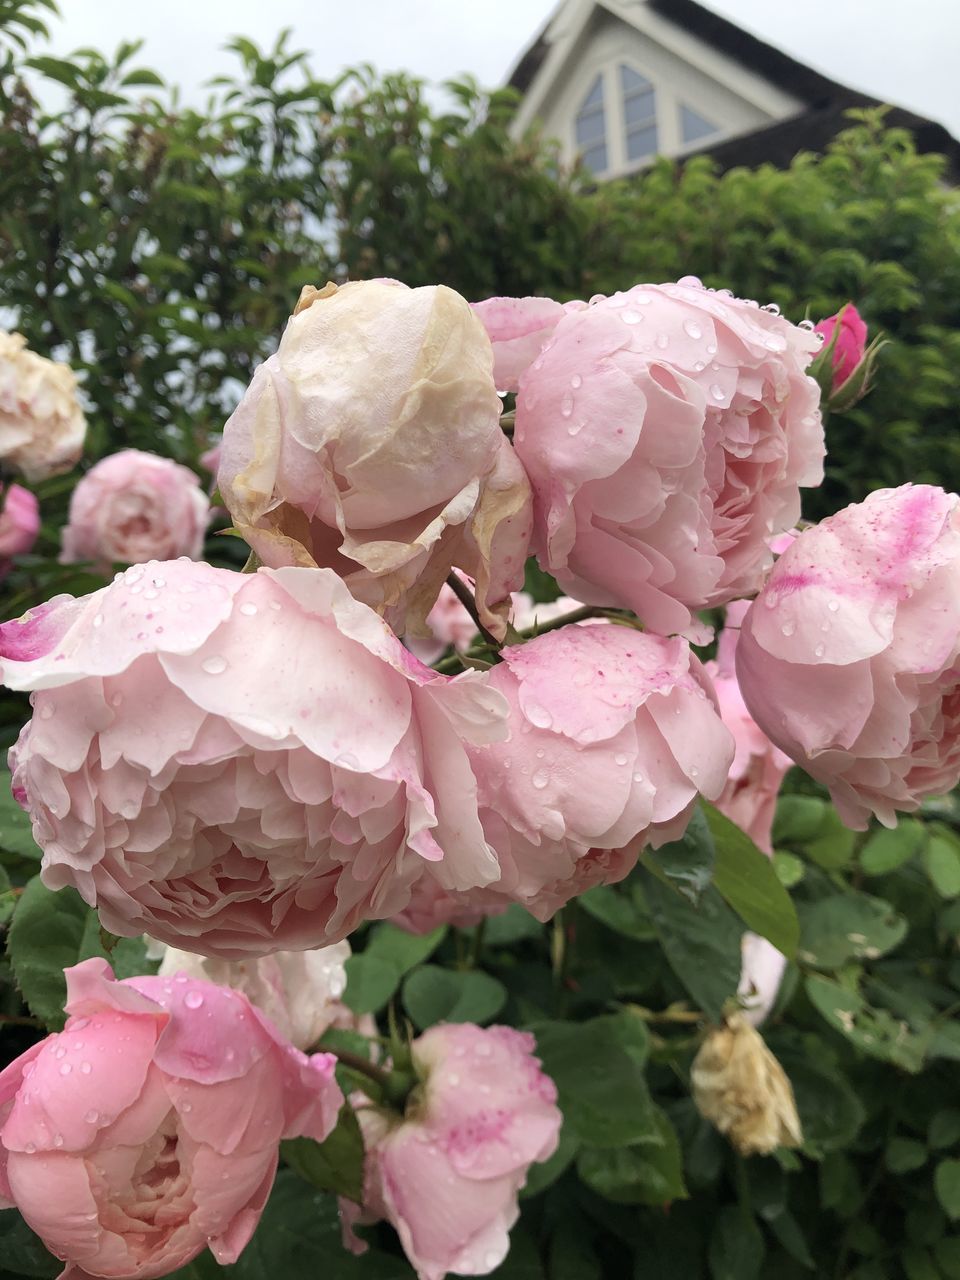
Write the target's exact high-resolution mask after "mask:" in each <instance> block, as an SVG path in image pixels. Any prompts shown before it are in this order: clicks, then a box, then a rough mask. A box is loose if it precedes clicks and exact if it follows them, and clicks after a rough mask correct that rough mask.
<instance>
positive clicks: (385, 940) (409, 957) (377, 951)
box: [363, 924, 447, 977]
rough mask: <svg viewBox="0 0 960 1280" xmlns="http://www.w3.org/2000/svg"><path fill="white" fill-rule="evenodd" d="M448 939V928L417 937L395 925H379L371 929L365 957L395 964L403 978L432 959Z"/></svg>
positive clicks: (417, 935) (441, 927)
mask: <svg viewBox="0 0 960 1280" xmlns="http://www.w3.org/2000/svg"><path fill="white" fill-rule="evenodd" d="M446 936H447V926H446V925H441V926H440V927H439V928H438V929H434V930H432V931H431V932H430V933H424V934H415V933H407V931H406V930H405V929H398V928H397V927H396V925H392V924H378V925H377V926H376V927H375V928H374V929H373V930H372V932H371V934H370V940H369V941H368V943H367V945H366V947H365V948H364V951H363V954H364V955H366V956H375V957H376V958H377V959H378V960H384V961H386V962H388V963H390V964H392V965H394V966H395V967H396V969H397V972H398V974H399V975H400V976H401V977H402V975H403V974H405V973H407V972H408V971H409V970H410V969H412V968H413V967H414V966H415V965H418V964H422V963H423V961H424V960H426V959H427V958H428V957H429V956H432V955H433V953H434V951H436V949H437V947H439V945H440V943H441V942H442V941H443V940H444V938H445V937H446Z"/></svg>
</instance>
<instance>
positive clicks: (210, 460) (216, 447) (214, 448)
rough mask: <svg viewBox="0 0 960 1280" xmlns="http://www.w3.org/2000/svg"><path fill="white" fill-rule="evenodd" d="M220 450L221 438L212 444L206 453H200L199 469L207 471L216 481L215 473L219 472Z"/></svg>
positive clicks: (221, 446) (221, 445) (221, 447)
mask: <svg viewBox="0 0 960 1280" xmlns="http://www.w3.org/2000/svg"><path fill="white" fill-rule="evenodd" d="M222 449H223V439H222V438H221V439H220V440H218V441H217V443H216V444H212V445H211V446H210V448H209V449H208V450H207V451H206V453H201V455H200V465H201V467H203V468H204V470H205V471H209V472H210V474H211V475H212V476H213V477H214V479H216V475H217V472H218V471H219V470H220V452H221V450H222Z"/></svg>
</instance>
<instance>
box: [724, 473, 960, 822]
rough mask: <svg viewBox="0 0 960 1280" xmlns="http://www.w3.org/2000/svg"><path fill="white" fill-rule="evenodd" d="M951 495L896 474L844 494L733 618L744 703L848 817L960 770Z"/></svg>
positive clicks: (888, 807)
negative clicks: (858, 498)
mask: <svg viewBox="0 0 960 1280" xmlns="http://www.w3.org/2000/svg"><path fill="white" fill-rule="evenodd" d="M958 502H960V500H958V499H957V497H956V496H955V495H954V494H947V493H944V491H943V490H942V489H938V488H935V487H934V486H932V485H902V486H901V487H900V488H899V489H881V490H878V491H877V492H876V493H872V494H871V495H870V496H869V497H868V498H867V499H866V500H865V501H864V502H860V503H855V504H854V505H853V506H849V507H846V508H845V509H844V510H843V511H840V512H839V513H838V514H837V515H835V516H831V517H830V518H829V519H827V520H823V521H822V522H821V523H820V524H819V525H817V526H816V527H814V528H811V529H807V530H806V531H805V532H804V533H802V534H801V535H800V537H799V538H798V539H797V541H796V542H794V544H793V545H792V546H791V547H790V548H789V549H788V550H787V551H786V552H785V553H784V554H783V555H782V556H781V557H780V559H779V560H778V561H777V563H776V565H775V566H774V568H773V571H772V573H771V574H770V577H769V579H768V581H767V583H766V586H765V587H764V588H763V590H762V591H761V593H760V595H759V596H758V597H757V599H756V600H755V601H754V603H753V605H752V606H751V608H750V609H749V611H748V612H747V615H746V617H745V618H744V620H743V623H742V624H741V630H740V640H739V643H738V646H737V656H736V662H737V676H738V679H739V682H740V688H741V690H742V691H743V696H744V700H745V701H746V704H747V707H748V708H749V710H750V714H751V715H752V716H753V718H754V719H755V720H756V722H757V723H758V724H759V725H760V727H761V728H762V729H763V731H764V733H766V735H767V736H768V737H769V738H771V739H772V740H773V741H774V742H775V743H776V744H777V746H778V747H780V748H781V749H782V750H783V751H785V752H787V754H788V755H789V756H790V757H791V759H793V760H795V761H796V763H797V764H799V765H800V766H801V767H802V768H803V769H805V770H806V771H807V773H809V774H810V775H811V776H812V777H814V778H816V779H818V780H819V781H820V782H822V783H824V784H825V785H826V786H827V787H828V788H829V789H830V794H831V796H832V798H833V801H834V803H835V804H836V806H837V809H838V811H839V813H840V816H841V818H842V819H843V821H844V822H845V823H846V825H847V826H848V827H852V828H853V829H854V830H863V829H865V828H866V826H867V822H868V820H869V817H870V814H871V813H873V814H875V815H876V817H877V818H879V820H880V821H881V822H882V823H883V824H884V825H885V826H894V825H895V824H896V814H897V811H898V810H899V811H901V812H912V811H913V810H915V809H917V808H918V807H919V805H920V802H921V801H922V800H923V799H924V798H925V797H927V796H938V795H944V794H945V793H946V792H948V791H951V790H952V789H953V788H954V787H955V786H956V785H957V782H958V781H960V709H958V696H957V695H958V688H960V675H958V657H960V514H958Z"/></svg>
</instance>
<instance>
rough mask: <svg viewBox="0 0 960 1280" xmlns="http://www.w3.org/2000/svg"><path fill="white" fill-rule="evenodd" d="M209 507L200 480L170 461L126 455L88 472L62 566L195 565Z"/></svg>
mask: <svg viewBox="0 0 960 1280" xmlns="http://www.w3.org/2000/svg"><path fill="white" fill-rule="evenodd" d="M209 519H210V503H209V501H208V500H207V496H206V494H205V493H204V492H203V491H202V489H201V488H200V481H199V479H198V478H197V477H196V476H195V475H194V474H193V472H192V471H190V470H188V469H187V468H186V467H181V466H180V464H179V463H177V462H171V460H170V459H169V458H158V457H157V455H156V454H153V453H143V452H141V451H140V450H139V449H124V450H122V451H121V452H120V453H113V454H111V455H110V456H109V457H108V458H104V459H102V461H100V462H98V463H97V464H96V466H94V467H91V468H90V470H89V471H88V472H87V474H86V475H85V476H84V477H83V479H82V480H81V481H80V482H79V484H78V485H77V487H76V488H75V489H74V491H73V494H72V495H71V498H70V514H69V517H68V520H67V524H66V525H65V527H64V529H63V532H62V535H61V537H62V543H63V549H62V551H61V553H60V563H61V564H76V563H77V562H78V561H83V560H91V561H93V563H94V564H95V565H96V566H97V567H98V568H100V569H101V570H102V571H103V572H104V573H107V572H109V570H110V568H111V566H112V565H114V564H143V563H144V562H145V561H147V560H175V559H176V558H177V557H178V556H189V557H190V558H191V560H199V558H200V557H201V555H202V554H203V537H204V534H205V532H206V529H207V523H208V521H209Z"/></svg>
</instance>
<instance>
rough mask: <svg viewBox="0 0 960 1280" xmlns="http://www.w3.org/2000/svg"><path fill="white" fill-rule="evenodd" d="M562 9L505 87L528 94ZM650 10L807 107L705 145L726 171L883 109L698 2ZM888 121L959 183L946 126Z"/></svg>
mask: <svg viewBox="0 0 960 1280" xmlns="http://www.w3.org/2000/svg"><path fill="white" fill-rule="evenodd" d="M564 3H566V0H561V3H560V4H559V5H558V6H557V7H556V9H555V10H554V12H553V13H552V14H551V15H550V17H549V18H548V20H547V21H546V22H545V23H544V25H543V27H542V29H541V31H540V33H539V34H538V35H537V37H536V38H535V39H534V41H533V43H532V44H531V45H530V47H529V48H528V49H527V50H526V51H525V52H524V53H523V54H522V55H521V57H520V59H519V61H518V62H517V64H516V66H515V67H514V69H513V71H512V72H511V74H510V77H509V80H508V82H507V83H508V84H509V85H510V86H512V87H513V88H515V89H517V90H518V91H519V92H520V93H526V92H527V90H528V89H529V88H530V86H531V85H532V83H533V81H534V79H535V77H536V75H537V73H538V71H539V70H540V68H541V66H542V65H543V63H544V61H545V59H546V57H547V54H548V52H549V50H550V45H549V43H548V41H547V38H546V37H547V32H548V31H549V29H550V26H551V24H552V22H553V20H554V18H555V17H556V15H557V13H559V12H560V10H561V8H562V7H563V4H564ZM594 7H595V8H597V7H603V8H606V7H607V6H605V5H603V4H602V0H596V4H595V6H594ZM646 8H647V9H648V10H649V11H650V12H652V13H655V14H656V15H657V16H658V17H659V18H661V19H663V20H665V21H667V22H670V23H672V24H673V25H674V26H677V27H679V28H681V30H683V31H684V32H686V33H687V34H688V35H691V36H693V37H695V38H696V39H698V40H701V41H703V43H704V44H707V45H709V46H710V47H711V48H712V49H714V50H715V51H716V52H718V53H722V54H725V55H726V56H727V57H728V58H732V59H734V60H735V61H736V62H739V63H740V65H741V66H743V67H744V68H745V69H746V70H747V71H751V72H753V74H754V75H757V76H760V77H761V78H762V79H764V80H767V81H769V82H770V83H772V84H775V85H776V86H777V87H778V88H779V89H782V90H784V91H785V92H786V93H788V94H790V95H791V96H792V97H794V98H796V99H798V100H799V101H800V102H802V103H804V104H805V105H806V107H807V108H808V109H807V110H806V111H803V112H802V113H801V114H799V115H797V116H794V117H792V118H790V119H787V120H778V121H775V122H773V123H772V124H770V125H768V126H766V127H764V128H760V129H756V130H754V131H753V132H751V133H746V134H742V135H740V136H739V137H736V138H730V139H728V140H727V141H726V142H721V143H718V144H715V145H714V146H709V145H708V146H705V147H704V148H703V152H705V153H707V154H709V155H711V156H713V157H714V158H715V159H716V161H717V162H718V164H720V166H721V167H722V168H730V167H732V166H733V165H757V164H762V163H764V162H770V163H773V164H779V165H787V164H789V163H790V161H791V159H792V158H793V156H794V155H796V153H797V152H798V151H818V150H821V149H822V148H823V147H825V146H826V145H827V143H828V142H830V140H831V139H832V138H834V137H835V136H836V135H837V134H838V133H839V132H840V131H841V130H842V129H843V128H844V127H845V126H846V125H847V124H848V123H849V121H848V120H846V119H845V118H844V112H845V111H848V110H850V109H851V108H853V107H879V106H880V105H881V100H880V99H879V98H874V97H871V96H870V95H869V94H866V93H861V92H860V91H859V90H858V89H850V88H848V87H847V86H846V85H842V84H840V83H839V82H838V81H836V80H831V79H830V78H829V76H825V75H823V74H822V73H821V72H819V71H815V70H814V69H813V68H812V67H808V66H806V65H805V64H804V63H802V62H798V61H797V59H796V58H792V57H790V55H789V54H787V53H784V52H783V50H782V49H777V48H776V47H775V46H774V45H772V44H767V42H766V41H765V40H761V39H759V37H757V36H754V35H751V34H750V32H749V31H744V29H743V28H742V27H738V26H737V25H736V23H733V22H730V21H729V19H727V18H722V17H721V16H720V15H719V14H717V13H713V12H712V11H711V10H710V9H707V8H705V7H704V6H703V5H702V4H697V3H695V0H646ZM611 12H612V13H614V15H615V16H617V17H619V18H620V19H621V20H622V21H626V20H627V18H626V17H625V15H623V14H622V13H618V12H617V11H616V10H611ZM887 121H888V123H889V124H890V125H892V126H894V127H897V128H903V129H909V130H910V131H911V133H913V134H914V136H915V138H916V142H917V148H918V150H920V151H922V152H931V151H936V152H940V153H941V154H943V155H945V156H947V158H948V161H949V166H950V171H951V173H952V175H953V176H954V178H955V179H956V178H957V177H960V142H958V141H957V139H956V138H954V137H953V135H952V134H951V133H950V132H949V131H948V130H947V129H945V128H944V127H943V125H941V124H937V123H936V122H935V121H933V120H929V119H927V118H926V117H925V116H921V115H917V114H916V113H914V112H912V111H906V110H904V109H902V108H900V107H893V108H892V109H891V111H890V112H889V114H888V116H887ZM701 154H702V153H701Z"/></svg>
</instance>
